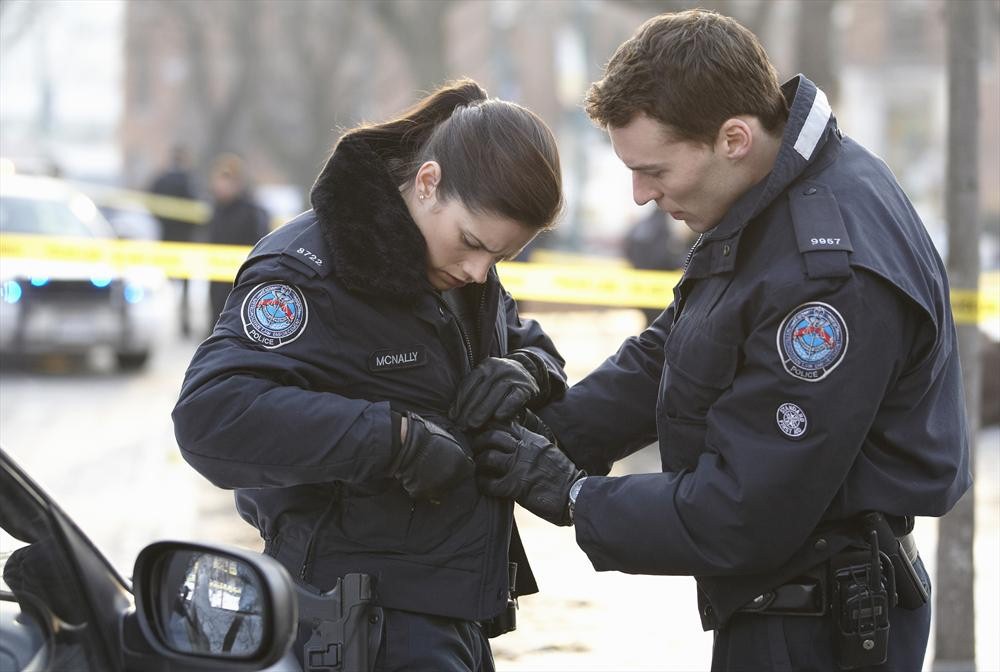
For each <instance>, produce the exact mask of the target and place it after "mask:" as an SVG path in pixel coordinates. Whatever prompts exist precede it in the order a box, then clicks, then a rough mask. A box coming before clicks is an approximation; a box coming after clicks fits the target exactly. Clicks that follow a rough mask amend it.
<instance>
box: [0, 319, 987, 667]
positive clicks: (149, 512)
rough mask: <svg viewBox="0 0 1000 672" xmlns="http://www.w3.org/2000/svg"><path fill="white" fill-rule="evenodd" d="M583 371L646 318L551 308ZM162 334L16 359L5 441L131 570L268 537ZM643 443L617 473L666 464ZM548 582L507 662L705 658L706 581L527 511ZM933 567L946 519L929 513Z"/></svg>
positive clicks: (983, 557)
mask: <svg viewBox="0 0 1000 672" xmlns="http://www.w3.org/2000/svg"><path fill="white" fill-rule="evenodd" d="M541 318H542V319H543V321H544V323H545V324H546V327H547V328H548V330H549V331H550V333H552V334H553V336H554V338H555V340H556V341H557V343H559V344H560V348H561V349H562V350H563V352H564V354H565V355H566V356H567V358H568V359H569V361H570V375H571V378H572V379H578V378H579V377H581V376H582V375H584V374H585V373H586V372H587V371H588V370H590V368H591V367H593V366H594V365H596V364H597V363H598V362H599V361H600V360H601V359H602V358H603V357H604V356H606V355H607V354H609V353H611V352H612V351H613V350H614V349H615V348H616V347H617V346H618V344H619V343H620V341H621V340H622V338H624V336H625V335H627V334H629V333H631V332H633V331H634V330H636V329H638V328H639V326H640V321H641V319H642V318H641V315H640V314H639V313H638V312H636V311H606V312H602V313H600V314H594V313H546V314H544V315H542V316H541ZM164 324H165V327H164V331H163V335H162V343H161V345H162V347H161V348H160V350H159V351H158V352H157V354H156V356H155V357H154V359H153V361H152V362H151V365H150V367H149V369H148V370H147V371H145V372H143V373H142V374H138V375H122V374H118V373H115V372H114V371H113V369H112V368H111V365H110V361H102V360H101V359H100V358H98V359H97V361H95V362H92V363H91V365H90V366H88V367H84V368H79V367H74V366H71V365H69V364H67V363H66V362H62V361H59V360H52V361H49V362H47V363H46V365H45V366H44V367H43V368H42V369H40V370H39V369H34V368H32V369H27V368H17V367H12V366H10V365H9V363H5V364H4V368H3V370H2V373H0V445H2V446H3V448H4V450H6V451H7V452H9V453H10V454H12V455H13V456H14V457H15V459H17V460H18V461H19V462H20V463H21V464H22V465H23V466H24V467H25V468H26V469H27V470H28V471H29V472H30V473H31V474H32V475H33V476H34V477H35V478H36V480H38V481H39V482H40V483H41V484H42V485H43V486H44V487H45V488H46V489H47V490H49V491H50V493H52V494H53V495H54V496H55V497H56V499H57V501H59V502H60V503H61V504H62V506H63V508H65V509H66V510H67V511H68V512H69V513H70V515H72V516H73V517H74V518H75V519H76V520H77V521H78V522H79V523H80V525H81V526H82V527H83V529H84V530H85V531H87V533H88V534H89V535H90V536H91V537H92V538H94V540H95V541H96V542H97V544H98V546H100V547H101V548H102V549H104V550H105V551H106V552H107V553H108V555H109V557H110V558H111V560H112V561H113V562H114V563H115V564H116V565H117V566H118V567H119V568H120V569H121V570H122V571H123V573H125V574H126V575H128V574H131V567H132V563H133V561H134V558H135V556H136V554H137V553H138V551H139V550H140V549H141V548H142V547H143V546H145V545H146V544H147V543H149V542H150V541H153V540H155V539H161V538H180V539H205V540H212V541H218V542H225V543H235V544H240V545H243V546H246V547H249V548H259V542H258V540H257V539H256V535H255V533H254V532H253V531H252V530H251V529H250V528H249V527H248V526H246V525H245V524H244V523H243V522H242V521H241V520H239V519H238V518H237V517H236V515H235V513H234V512H233V508H232V499H231V495H230V493H228V492H224V491H220V490H217V489H215V488H213V487H212V486H210V485H209V484H207V482H205V481H204V480H203V479H201V478H200V477H199V476H198V475H197V474H195V473H194V472H193V471H192V470H191V469H190V468H189V467H188V466H187V465H186V464H185V463H184V462H183V461H182V460H181V459H180V458H179V456H178V453H177V449H176V445H175V443H174V440H173V431H172V427H171V423H170V417H169V414H170V409H171V408H172V407H173V403H174V400H175V399H176V395H177V392H178V389H179V387H180V382H181V378H182V376H183V372H184V368H185V367H186V365H187V362H188V361H189V359H190V357H191V354H192V352H193V350H194V348H195V346H196V343H195V341H194V340H183V339H180V338H178V337H176V336H175V333H176V329H175V328H174V327H173V325H174V322H173V320H172V319H170V316H169V315H167V319H165V320H164ZM978 461H979V464H978V467H977V469H978V472H979V478H978V483H977V489H976V490H977V516H978V531H979V532H978V536H977V542H976V554H977V573H978V579H977V620H978V627H977V634H978V641H979V660H980V668H979V669H980V670H987V671H993V670H995V671H998V672H1000V643H998V639H997V638H996V637H995V633H996V632H997V631H998V629H997V628H998V627H1000V583H998V580H1000V578H998V575H1000V572H998V570H997V567H998V562H997V559H998V558H1000V548H998V538H1000V496H998V484H1000V431H997V430H992V431H990V432H986V433H984V434H983V436H982V437H981V439H980V447H979V454H978ZM658 469H659V463H658V458H657V457H656V455H655V453H654V452H653V451H648V450H647V451H643V452H640V453H638V454H637V455H635V456H633V457H632V458H630V459H629V460H627V461H626V462H624V463H622V464H621V465H619V466H618V467H617V473H629V472H644V471H657V470H658ZM517 515H518V520H519V525H520V526H521V530H522V535H523V537H524V538H525V543H526V545H527V548H528V551H529V554H530V557H531V560H532V565H533V567H534V569H535V573H536V575H537V577H538V579H539V583H540V584H541V587H542V590H543V592H542V593H541V594H540V595H537V596H533V597H528V598H524V599H523V600H522V602H521V610H520V613H519V620H520V627H519V629H518V630H517V631H516V632H514V633H511V634H509V635H506V636H504V637H502V638H500V639H498V640H494V648H495V653H496V659H497V668H498V669H499V670H501V671H515V670H516V671H522V670H570V669H572V670H704V669H707V667H708V661H709V658H710V652H711V635H710V634H707V633H704V632H702V631H701V629H700V627H699V626H698V624H697V619H696V616H695V609H694V600H695V597H694V583H693V581H692V580H690V579H687V578H683V577H634V576H626V575H622V574H617V573H596V572H594V571H593V569H592V568H591V566H590V563H589V561H588V560H587V559H586V556H585V555H584V554H583V553H582V552H581V551H580V550H579V549H578V548H577V547H576V545H575V543H574V540H573V532H572V530H571V529H565V528H554V527H552V526H549V525H548V524H546V523H544V522H542V521H540V520H538V519H537V518H534V517H533V516H531V515H530V514H528V513H526V512H524V511H519V512H518V514H517ZM917 533H918V540H919V545H920V547H921V549H922V552H923V555H924V557H925V559H926V560H927V561H929V564H930V565H931V571H932V572H933V560H934V556H935V553H934V548H935V546H936V522H935V521H933V520H922V521H920V522H919V524H918V529H917Z"/></svg>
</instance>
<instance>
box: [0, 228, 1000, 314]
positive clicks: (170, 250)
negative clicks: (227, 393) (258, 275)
mask: <svg viewBox="0 0 1000 672" xmlns="http://www.w3.org/2000/svg"><path fill="white" fill-rule="evenodd" d="M249 252H250V248H249V247H246V246H242V245H207V244H199V243H169V242H157V241H140V240H95V239H82V238H56V237H51V236H32V235H15V234H0V257H2V258H3V259H24V260H37V261H39V262H44V261H61V262H82V263H100V264H106V265H109V266H112V267H115V268H127V267H135V266H147V267H149V266H152V267H156V268H158V269H160V270H162V271H163V272H164V273H165V274H166V275H168V276H170V277H174V278H202V279H207V280H218V281H221V282H231V281H232V279H233V277H235V275H236V271H237V270H238V269H239V267H240V265H241V264H242V263H243V261H244V260H245V259H246V256H247V254H248V253H249ZM497 271H498V272H499V274H500V278H501V279H502V280H503V284H504V286H505V287H506V288H507V290H508V291H510V293H511V294H512V295H513V296H514V297H515V298H517V299H519V300H523V301H543V302H551V303H567V304H577V305H589V306H616V307H633V308H665V307H666V306H667V305H669V304H670V302H671V301H673V288H674V285H676V284H677V282H678V281H679V280H680V275H681V274H680V271H640V270H635V269H631V268H619V267H617V266H614V265H609V264H606V265H597V266H585V265H578V264H570V265H565V264H554V263H553V264H548V263H524V262H505V263H502V264H500V265H499V266H498V267H497ZM951 297H952V310H953V311H954V314H955V321H956V322H957V323H959V324H974V323H977V322H978V323H979V324H987V323H989V322H990V321H991V320H992V321H994V322H993V324H991V326H995V327H996V331H997V332H998V333H1000V272H991V273H984V274H983V275H982V276H981V278H980V289H979V291H978V292H977V291H975V290H969V289H957V288H956V289H952V292H951Z"/></svg>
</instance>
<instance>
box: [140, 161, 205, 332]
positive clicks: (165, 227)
mask: <svg viewBox="0 0 1000 672" xmlns="http://www.w3.org/2000/svg"><path fill="white" fill-rule="evenodd" d="M149 191H150V192H152V193H154V194H157V195H160V196H172V197H174V198H186V199H192V200H193V199H195V198H196V195H195V190H194V186H193V180H192V177H191V156H190V153H189V152H188V150H187V148H186V147H184V146H183V145H176V146H175V147H174V148H173V149H172V150H171V152H170V165H169V167H168V168H167V169H166V170H165V171H163V172H162V173H160V174H159V175H157V176H156V177H155V178H154V179H153V182H152V184H150V186H149ZM159 212H160V209H157V213H159ZM156 219H157V220H159V222H160V232H161V233H160V235H161V238H162V239H163V240H166V241H170V242H174V243H189V242H191V241H192V240H194V237H195V236H194V232H195V226H196V225H195V224H194V223H193V222H191V221H187V220H183V219H175V218H173V217H168V216H166V215H163V214H157V215H156ZM177 286H178V288H179V289H180V293H181V296H180V324H181V335H182V336H190V335H191V308H190V305H191V304H190V283H189V281H188V279H187V278H179V279H178V280H177Z"/></svg>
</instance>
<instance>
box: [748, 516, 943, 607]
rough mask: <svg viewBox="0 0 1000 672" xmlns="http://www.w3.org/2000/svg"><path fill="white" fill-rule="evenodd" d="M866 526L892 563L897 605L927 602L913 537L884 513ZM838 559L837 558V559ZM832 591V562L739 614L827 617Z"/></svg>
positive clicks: (762, 597)
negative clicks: (897, 531) (899, 531)
mask: <svg viewBox="0 0 1000 672" xmlns="http://www.w3.org/2000/svg"><path fill="white" fill-rule="evenodd" d="M864 521H865V522H864V524H865V525H866V526H868V527H869V528H870V529H874V530H876V532H877V533H878V538H879V539H880V540H882V541H880V542H879V544H878V545H879V551H881V553H882V554H883V555H884V556H885V557H886V559H887V560H888V561H890V562H891V568H892V574H893V576H892V580H891V585H892V586H893V588H894V591H895V595H894V598H895V599H894V602H895V603H898V604H899V606H901V607H902V608H904V609H916V608H918V607H920V606H921V605H923V604H924V603H925V602H926V601H927V589H926V588H925V587H924V585H923V583H922V582H921V581H920V578H919V577H918V576H917V575H916V571H915V569H914V565H915V563H916V562H917V558H918V557H919V552H918V551H917V544H916V541H914V539H913V534H912V533H911V532H909V531H908V532H907V533H906V534H904V535H903V536H901V537H896V536H895V535H894V534H893V533H892V529H891V527H890V525H889V523H888V522H887V521H886V519H885V517H884V516H882V514H877V513H875V514H866V517H865V519H864ZM835 557H836V556H835ZM830 605H831V591H830V577H829V562H827V563H824V564H822V565H819V566H817V567H815V568H813V569H812V570H811V571H809V572H806V573H805V574H804V575H802V576H799V577H796V578H795V579H793V580H791V581H789V582H787V583H784V584H782V585H780V586H777V587H776V588H772V589H771V590H768V591H765V592H763V593H761V594H760V595H758V596H757V597H755V598H754V599H752V600H750V601H749V602H747V603H746V604H745V605H743V606H742V607H740V608H739V609H737V610H736V613H744V614H747V613H749V614H761V615H776V616H777V615H780V616H823V615H825V614H827V613H828V612H829V610H830Z"/></svg>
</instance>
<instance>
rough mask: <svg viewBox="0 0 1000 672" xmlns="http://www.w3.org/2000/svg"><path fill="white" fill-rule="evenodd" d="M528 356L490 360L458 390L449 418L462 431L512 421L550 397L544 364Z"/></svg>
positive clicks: (510, 356)
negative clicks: (497, 422)
mask: <svg viewBox="0 0 1000 672" xmlns="http://www.w3.org/2000/svg"><path fill="white" fill-rule="evenodd" d="M536 360H537V358H536V357H533V356H532V355H529V354H528V353H526V352H521V351H515V352H512V353H510V354H509V355H508V356H507V357H488V358H486V359H485V360H483V361H482V362H480V364H479V365H478V366H477V367H476V368H475V369H473V370H472V373H470V374H469V375H468V376H466V377H465V380H463V381H462V384H461V385H460V386H459V388H458V394H456V395H455V401H454V403H452V405H451V409H450V410H449V411H448V416H449V417H450V418H451V419H452V420H454V421H455V422H457V423H458V424H459V425H460V426H461V427H465V428H468V427H482V426H483V425H485V424H486V423H488V422H489V421H490V420H510V419H511V418H513V417H514V416H515V415H517V413H518V412H519V411H520V410H521V409H522V408H524V407H525V405H527V404H528V403H530V402H531V401H533V400H536V399H545V398H547V396H548V390H549V384H548V378H549V376H548V372H547V371H546V370H545V366H544V364H542V363H541V362H540V361H536Z"/></svg>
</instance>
